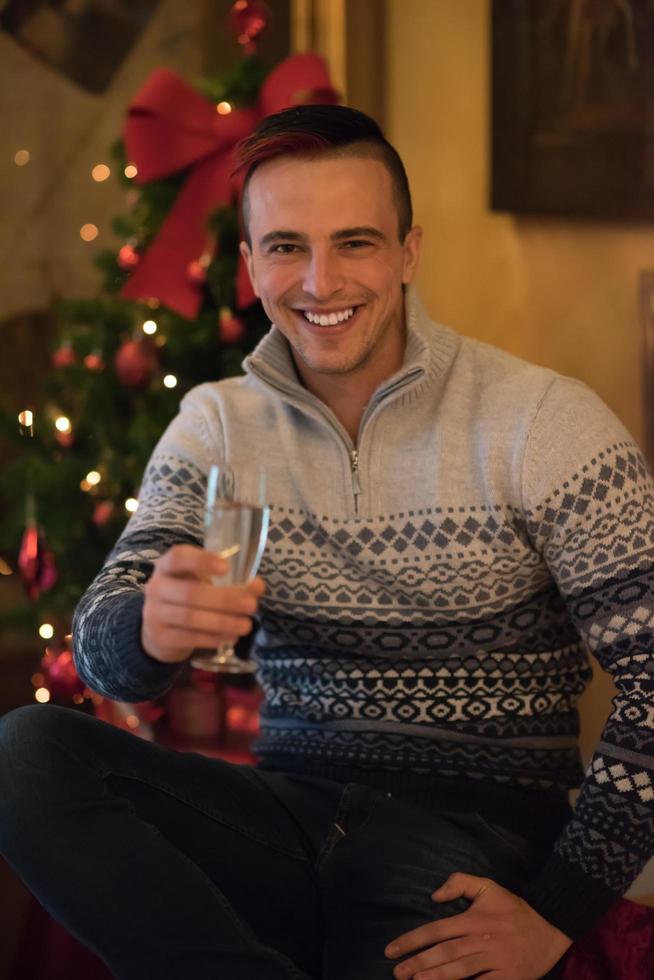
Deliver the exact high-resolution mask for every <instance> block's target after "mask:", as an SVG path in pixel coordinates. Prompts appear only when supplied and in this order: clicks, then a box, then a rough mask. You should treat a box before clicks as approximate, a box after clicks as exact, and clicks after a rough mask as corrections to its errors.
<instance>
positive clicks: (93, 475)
mask: <svg viewBox="0 0 654 980" xmlns="http://www.w3.org/2000/svg"><path fill="white" fill-rule="evenodd" d="M101 479H102V477H101V476H100V474H99V473H98V471H97V470H89V472H88V473H87V474H86V482H87V483H90V484H91V486H92V487H97V485H98V483H99V482H100V480H101Z"/></svg>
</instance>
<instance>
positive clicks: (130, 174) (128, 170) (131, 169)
mask: <svg viewBox="0 0 654 980" xmlns="http://www.w3.org/2000/svg"><path fill="white" fill-rule="evenodd" d="M123 173H124V174H125V176H126V177H127V179H128V180H133V179H134V177H136V175H137V173H138V170H137V168H136V167H135V166H134V164H133V163H128V164H127V166H126V167H125V169H124V171H123Z"/></svg>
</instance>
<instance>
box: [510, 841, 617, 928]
mask: <svg viewBox="0 0 654 980" xmlns="http://www.w3.org/2000/svg"><path fill="white" fill-rule="evenodd" d="M522 897H523V898H524V900H525V901H526V902H527V903H528V904H529V905H530V906H531V907H532V908H533V909H534V911H536V912H538V914H539V915H541V916H542V917H543V918H544V919H546V920H547V921H548V922H550V923H551V924H552V925H553V926H556V928H557V929H560V930H561V932H563V933H564V934H565V935H566V936H569V938H570V939H573V940H576V939H579V938H580V937H581V936H582V935H583V934H584V933H586V932H588V930H589V929H590V928H591V927H592V926H593V925H595V923H596V922H597V920H598V919H599V918H601V916H602V915H604V913H605V912H607V911H608V910H609V909H610V908H611V906H612V905H614V904H615V903H616V902H617V901H618V900H619V899H620V898H621V897H622V896H621V895H619V894H616V892H614V891H612V890H611V889H610V888H608V886H607V885H606V884H605V883H604V882H603V881H601V880H599V879H597V878H590V877H589V876H588V875H587V874H584V872H583V871H581V870H580V869H579V868H578V867H577V866H576V865H573V864H570V862H569V861H566V860H565V859H564V858H562V857H560V856H559V855H558V854H552V856H551V857H550V859H549V860H548V862H547V864H546V865H545V866H544V867H543V868H542V869H541V871H540V872H539V874H538V875H537V876H536V878H534V879H533V881H531V882H530V883H529V884H528V885H527V887H526V888H525V889H524V890H523V892H522Z"/></svg>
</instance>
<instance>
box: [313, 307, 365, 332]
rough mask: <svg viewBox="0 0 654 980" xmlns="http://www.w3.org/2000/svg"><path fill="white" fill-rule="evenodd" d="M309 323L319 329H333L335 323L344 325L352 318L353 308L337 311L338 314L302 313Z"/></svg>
mask: <svg viewBox="0 0 654 980" xmlns="http://www.w3.org/2000/svg"><path fill="white" fill-rule="evenodd" d="M302 312H303V313H304V315H305V317H306V319H307V320H308V321H309V323H315V324H316V325H318V326H321V327H335V326H336V324H337V323H344V322H345V321H346V320H349V319H350V317H351V316H354V307H353V306H350V307H349V309H347V310H339V311H338V313H312V312H311V311H310V310H303V311H302Z"/></svg>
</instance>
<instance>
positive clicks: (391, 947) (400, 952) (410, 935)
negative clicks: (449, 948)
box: [384, 912, 472, 960]
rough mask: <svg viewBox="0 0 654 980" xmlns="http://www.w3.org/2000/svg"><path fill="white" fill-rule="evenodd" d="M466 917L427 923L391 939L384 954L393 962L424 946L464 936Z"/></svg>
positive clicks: (462, 915)
mask: <svg viewBox="0 0 654 980" xmlns="http://www.w3.org/2000/svg"><path fill="white" fill-rule="evenodd" d="M466 915H467V913H466V912H462V913H461V915H453V916H450V917H449V918H447V919H437V920H436V921H434V922H427V923H426V924H425V925H423V926H418V928H417V929H412V930H411V931H410V932H405V933H403V934H402V935H401V936H398V937H397V939H393V940H392V942H390V943H389V944H388V946H387V947H386V949H385V950H384V954H385V955H386V956H388V958H389V959H391V960H394V959H397V958H398V957H399V956H405V955H406V954H407V953H413V952H414V951H415V950H416V949H424V948H425V946H432V945H433V944H434V943H441V942H443V941H444V940H445V939H456V938H459V937H461V936H465V935H466V932H467V931H472V930H468V929H467V928H466V923H465V921H462V920H463V919H464V917H465V916H466Z"/></svg>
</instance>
